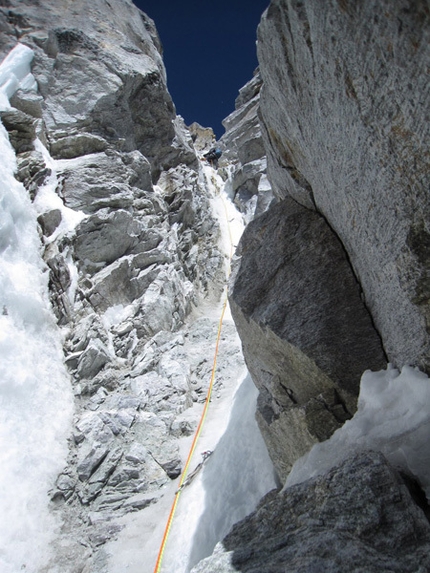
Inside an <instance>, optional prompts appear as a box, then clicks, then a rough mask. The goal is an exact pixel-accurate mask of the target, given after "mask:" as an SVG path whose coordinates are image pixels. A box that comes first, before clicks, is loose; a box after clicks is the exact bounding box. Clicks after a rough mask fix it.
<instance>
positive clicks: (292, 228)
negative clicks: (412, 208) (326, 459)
mask: <svg viewBox="0 0 430 573" xmlns="http://www.w3.org/2000/svg"><path fill="white" fill-rule="evenodd" d="M230 305H231V309H232V314H233V317H234V320H235V322H236V325H237V328H238V331H239V335H240V337H241V340H242V343H243V350H244V355H245V360H246V363H247V366H248V369H249V371H250V373H251V376H252V378H253V380H254V382H255V384H256V385H257V386H258V388H259V390H260V399H259V405H258V420H259V424H260V428H261V430H262V432H263V435H264V437H265V439H266V442H267V444H268V447H269V451H270V454H271V456H272V459H273V462H274V464H275V467H276V468H277V471H278V472H279V475H280V477H281V479H284V478H285V477H286V475H287V473H288V471H289V470H290V468H291V464H292V463H293V462H294V461H295V460H296V459H297V458H298V457H300V456H301V455H303V454H304V453H305V452H306V451H307V450H308V449H309V448H310V447H311V445H312V444H313V443H315V442H317V441H321V440H325V439H327V438H328V437H329V436H330V435H331V434H332V433H333V432H334V431H335V430H336V429H337V428H338V427H340V425H342V424H343V422H344V421H345V420H346V419H348V418H349V417H351V416H352V415H353V414H354V412H355V409H356V400H357V396H358V391H359V382H360V378H361V375H362V373H363V371H364V370H366V369H368V368H371V369H374V370H378V369H380V368H382V367H383V366H384V365H385V364H386V361H385V356H384V351H383V349H382V346H381V342H380V338H379V335H378V333H377V332H376V330H375V328H374V326H373V324H372V321H371V318H370V315H369V313H368V311H367V309H366V307H365V305H364V303H363V301H362V298H361V291H360V286H359V284H358V282H357V280H356V279H355V276H354V274H353V272H352V269H351V267H350V264H349V261H348V258H347V256H346V253H345V251H344V249H343V247H342V244H341V243H340V241H339V240H338V238H337V237H336V235H335V234H334V233H333V231H332V230H331V229H330V227H329V225H328V224H327V223H326V221H325V219H324V218H323V217H322V216H321V215H319V214H318V213H316V212H314V211H311V210H308V209H306V208H304V207H302V206H301V205H299V204H298V203H296V202H295V201H294V200H292V199H286V200H284V201H281V202H280V203H278V204H276V205H275V206H273V207H271V208H270V209H269V210H268V211H267V212H266V213H265V214H263V215H262V216H261V217H258V218H257V219H255V220H254V221H252V222H251V223H250V224H249V225H248V227H247V228H246V230H245V232H244V235H243V237H242V239H241V242H240V245H239V259H238V260H236V263H235V268H234V270H233V276H232V280H231V289H230Z"/></svg>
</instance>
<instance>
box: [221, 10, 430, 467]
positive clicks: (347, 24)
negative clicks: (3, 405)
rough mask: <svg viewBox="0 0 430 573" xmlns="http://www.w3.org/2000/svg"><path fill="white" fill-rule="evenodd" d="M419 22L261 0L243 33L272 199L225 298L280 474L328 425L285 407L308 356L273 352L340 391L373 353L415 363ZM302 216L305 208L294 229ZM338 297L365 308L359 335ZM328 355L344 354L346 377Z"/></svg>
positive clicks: (421, 281)
mask: <svg viewBox="0 0 430 573" xmlns="http://www.w3.org/2000/svg"><path fill="white" fill-rule="evenodd" d="M429 33H430V32H429V13H428V8H427V5H426V3H425V2H416V3H413V4H411V3H409V2H406V1H403V0H399V1H396V2H373V1H371V0H367V1H365V2H359V3H356V2H336V1H334V0H333V1H329V2H324V3H321V2H317V1H313V0H310V1H309V2H299V1H295V0H291V1H289V0H273V1H272V2H271V4H270V6H269V8H268V9H267V10H266V12H265V13H264V14H263V17H262V20H261V23H260V26H259V29H258V57H259V63H260V73H261V77H262V80H263V85H262V87H261V90H260V104H259V117H260V124H261V130H262V136H263V140H264V143H265V148H266V151H267V165H268V177H269V180H270V183H271V185H272V186H273V192H274V194H275V195H276V197H277V199H278V201H280V202H281V203H282V204H283V205H284V206H283V207H282V206H279V205H276V206H273V207H272V208H271V209H270V210H269V212H268V213H266V214H265V215H264V216H263V218H262V219H261V221H254V222H253V223H251V224H250V225H249V227H248V229H247V231H246V233H245V235H244V236H243V238H242V242H241V247H240V250H239V257H238V260H237V261H236V271H235V273H234V277H235V278H234V280H233V281H232V286H231V291H230V298H231V305H232V309H233V313H234V317H235V321H236V322H237V324H238V328H239V332H240V336H241V338H242V341H243V346H244V353H245V358H246V361H247V364H248V367H249V369H250V372H251V374H252V376H253V378H254V381H255V383H256V384H257V386H258V387H259V388H260V389H261V398H260V409H259V416H260V424H261V427H262V429H263V431H264V432H265V434H266V439H267V440H268V441H269V442H270V447H271V451H272V456H273V458H274V459H276V460H277V462H275V463H276V465H277V467H278V468H282V470H281V475H282V476H285V471H288V467H289V466H290V464H291V463H292V462H293V461H294V460H295V459H296V456H297V455H298V454H299V451H302V452H303V449H306V448H307V447H309V444H311V443H312V440H316V439H319V440H321V439H325V438H326V437H328V436H329V435H330V433H331V432H332V431H333V429H334V428H335V427H336V424H333V423H332V421H333V420H331V422H329V420H330V417H329V416H328V415H326V416H325V417H321V416H319V415H318V416H317V415H316V413H315V414H314V415H315V418H314V422H312V421H311V420H312V416H310V415H309V414H308V415H307V416H304V415H302V416H300V418H298V419H296V418H297V414H298V412H297V407H298V406H303V402H302V401H301V400H300V399H299V400H298V399H297V397H296V392H291V390H292V388H293V387H302V385H303V387H304V388H306V387H308V385H309V382H308V381H307V380H309V375H308V368H305V367H304V365H303V364H301V366H300V367H294V368H292V366H291V360H290V361H289V363H290V366H289V369H288V368H285V367H284V364H283V361H284V360H285V356H287V355H288V354H291V353H294V354H295V355H297V356H301V358H303V359H304V357H306V360H310V361H311V362H312V363H314V364H317V365H318V368H320V369H321V370H322V371H323V372H324V374H325V375H326V376H328V378H329V379H330V381H331V382H330V384H332V385H333V387H337V385H338V383H339V380H342V382H341V384H342V385H349V388H350V389H352V388H353V387H354V388H355V390H354V391H353V394H355V397H357V390H358V384H359V380H360V375H361V372H360V369H362V370H364V369H366V368H372V369H378V368H380V367H382V366H384V363H385V361H386V360H388V361H390V362H392V363H394V364H397V365H402V364H404V363H408V364H412V365H415V366H419V367H421V368H423V369H424V370H428V368H429V352H430V345H429V338H428V313H429V303H428V301H429V297H428V266H429V259H428V256H427V255H428V253H427V251H428V248H427V245H428V231H429V224H430V221H429V212H430V210H429V207H430V205H429V195H428V181H429V177H428V174H429V168H428V148H427V144H426V141H427V140H428V121H426V117H428V116H427V114H428V105H429V92H428V82H427V71H426V66H427V63H428V59H429V48H428V45H429V44H428V38H429ZM294 203H295V204H296V206H294ZM299 206H300V209H299ZM298 210H300V212H301V215H300V217H298V216H297V215H294V213H297V212H298ZM281 213H282V214H281ZM298 219H300V221H301V223H299V222H298ZM305 220H308V221H309V222H310V221H311V220H313V223H312V225H310V227H309V229H312V231H309V233H307V235H306V234H303V233H302V232H301V231H300V229H301V225H302V223H303V222H304V221H305ZM309 224H310V223H309ZM329 236H333V237H337V240H338V241H339V249H340V251H343V259H342V260H343V262H342V264H341V265H340V263H339V261H340V258H339V256H338V254H336V253H337V251H336V252H335V251H334V250H331V249H330V248H329V244H330V242H329V241H328V242H327V237H329ZM275 237H276V239H275ZM268 261H270V262H268ZM286 272H288V273H291V279H290V278H288V280H286V281H285V276H286V275H284V273H286ZM294 275H296V277H295V276H294ZM323 275H324V276H326V277H330V278H331V279H332V280H333V282H332V283H331V284H329V282H326V280H325V279H323V278H322V277H323ZM302 276H303V277H304V278H303V280H302V279H301V277H302ZM336 277H338V278H336ZM339 277H342V279H341V280H340V279H339ZM346 277H348V278H346ZM295 278H297V280H295ZM347 282H350V283H351V284H353V283H354V282H355V284H356V288H357V290H356V293H355V294H354V295H352V293H351V291H349V290H348V289H347V290H343V287H344V286H345V285H346V283H347ZM246 283H248V284H246ZM250 283H252V288H251V287H250V286H249V284H250ZM268 293H270V294H268ZM329 301H332V302H331V303H330V302H329ZM353 307H355V308H356V309H358V308H360V309H361V310H360V311H359V312H360V314H362V316H365V315H367V318H366V321H365V322H366V324H367V327H366V330H365V331H361V330H360V327H358V324H359V322H357V319H356V317H355V316H354V312H355V311H352V308H353ZM346 308H348V312H351V313H352V314H350V315H349V318H347V313H345V312H344V309H346ZM323 309H325V310H323ZM346 331H348V335H347V336H346ZM305 333H306V335H305ZM354 333H355V334H354ZM378 338H379V339H380V340H379V341H378ZM272 339H273V340H272ZM312 341H314V342H312ZM327 341H329V343H327ZM312 345H313V349H312V348H311V346H312ZM271 347H276V351H275V350H273V348H272V351H271V350H270V348H271ZM377 347H379V350H378V351H377V352H376V348H377ZM281 349H282V350H281ZM318 356H319V357H318ZM281 357H282V359H281ZM299 363H300V361H299ZM330 363H331V364H332V365H334V364H336V365H337V366H336V368H339V367H340V364H343V365H344V366H345V365H346V364H348V365H349V367H350V368H349V367H348V368H349V373H347V372H346V371H343V372H342V373H340V371H339V372H338V374H336V373H335V372H334V370H333V369H332V367H331V366H330ZM321 365H322V368H321ZM353 365H354V366H353ZM348 368H347V369H348ZM288 370H289V371H288ZM352 371H354V374H352ZM348 380H349V382H348ZM292 381H293V384H292V383H291V382H292ZM326 382H327V381H323V380H322V379H321V380H320V383H319V388H320V392H322V394H324V391H325V389H326ZM288 394H290V396H289V397H288ZM299 394H300V393H299ZM299 394H298V395H299ZM316 396H318V393H316V394H315V397H316ZM291 397H292V398H293V401H292V400H291ZM353 401H354V400H350V402H349V406H347V407H346V410H347V411H348V412H349V414H353V413H354V406H353ZM320 402H321V399H320ZM322 402H323V403H324V400H322ZM340 402H343V400H342V399H340ZM334 403H336V401H335V402H334ZM332 404H333V403H332ZM321 406H322V404H321ZM325 407H326V409H327V404H325ZM291 408H293V409H292V410H291ZM329 410H330V407H328V411H329ZM288 412H289V413H288ZM269 413H270V415H268V414H269ZM293 414H294V416H293V418H292V419H291V420H289V421H288V423H287V422H286V419H285V417H286V416H292V415H293ZM326 414H327V412H326ZM279 418H280V419H279ZM283 418H284V421H285V424H283V423H281V421H280V420H282V419H283ZM324 418H325V419H324ZM337 423H341V420H340V419H339V420H337ZM281 427H282V430H281ZM298 428H301V429H300V430H299V429H298ZM293 434H294V436H295V437H294V438H292V435H293ZM290 442H294V443H295V444H296V445H297V451H296V452H293V449H291V447H290V446H289V445H288V444H289V443H290ZM299 444H302V445H300V446H299Z"/></svg>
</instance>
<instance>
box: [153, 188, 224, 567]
mask: <svg viewBox="0 0 430 573" xmlns="http://www.w3.org/2000/svg"><path fill="white" fill-rule="evenodd" d="M221 199H222V202H223V204H224V210H225V214H226V221H227V227H228V233H229V238H230V257H229V261H231V258H232V254H233V239H232V235H231V229H230V222H229V220H228V212H227V206H226V203H225V201H224V199H223V198H222V197H221ZM229 274H230V262H229V265H228V272H227V280H228V276H229ZM227 302H228V299H227V289H226V293H225V300H224V303H223V306H222V310H221V316H220V319H219V322H218V332H217V337H216V344H215V352H214V359H213V364H212V372H211V378H210V382H209V387H208V391H207V394H206V398H205V402H204V407H203V411H202V415H201V416H200V421H199V425H198V426H197V430H196V432H195V434H194V438H193V442H192V444H191V448H190V451H189V453H188V457H187V461H186V462H185V466H184V470H183V472H182V475H181V479H180V480H179V485H178V489H177V490H176V494H175V499H174V501H173V504H172V507H171V509H170V513H169V517H168V519H167V523H166V527H165V529H164V535H163V539H162V541H161V546H160V550H159V552H158V557H157V561H156V563H155V569H154V573H160V570H161V563H162V561H163V556H164V551H165V548H166V543H167V539H168V537H169V533H170V529H171V527H172V522H173V518H174V516H175V513H176V508H177V506H178V502H179V498H180V495H181V493H182V490H183V485H184V483H185V480H186V479H187V474H188V470H189V467H190V463H191V459H192V457H193V454H194V451H195V449H196V446H197V442H198V439H199V437H200V434H201V431H202V428H203V424H204V422H205V419H206V414H207V412H208V408H209V402H210V400H211V396H212V389H213V385H214V382H215V372H216V364H217V358H218V351H219V343H220V339H221V330H222V324H223V320H224V315H225V311H226V308H227Z"/></svg>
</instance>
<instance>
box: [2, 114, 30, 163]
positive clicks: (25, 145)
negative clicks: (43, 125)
mask: <svg viewBox="0 0 430 573" xmlns="http://www.w3.org/2000/svg"><path fill="white" fill-rule="evenodd" d="M0 117H1V121H2V123H3V125H4V126H5V128H6V129H7V131H8V133H9V141H10V142H11V144H12V147H13V148H14V149H15V151H16V153H23V152H25V151H32V150H33V141H34V140H35V139H36V122H35V119H34V118H33V117H31V115H28V114H27V113H24V112H23V111H19V110H17V109H11V110H8V111H2V112H0Z"/></svg>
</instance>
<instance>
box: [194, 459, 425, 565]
mask: <svg viewBox="0 0 430 573" xmlns="http://www.w3.org/2000/svg"><path fill="white" fill-rule="evenodd" d="M429 550H430V524H429V522H428V519H427V518H426V516H425V514H424V512H423V511H422V510H421V509H420V508H419V507H418V506H417V505H415V503H414V501H413V500H412V497H411V495H410V493H409V491H408V489H407V488H406V486H405V484H404V483H403V482H402V479H401V478H400V476H399V474H398V473H397V472H396V471H395V470H393V468H392V467H391V466H389V465H388V463H387V461H386V460H385V458H384V457H383V456H382V455H381V454H379V453H375V452H365V453H362V454H360V455H358V456H356V457H353V458H349V459H347V460H346V461H345V462H344V463H343V464H342V465H340V466H338V467H337V468H335V469H333V470H332V471H331V472H329V473H328V474H326V475H325V476H322V477H320V478H317V479H314V480H309V481H307V482H304V483H303V484H301V485H299V486H293V487H291V488H289V489H287V490H285V491H283V492H281V493H279V494H277V493H276V492H274V493H271V494H270V493H269V494H268V495H267V496H266V501H264V502H263V503H262V505H261V506H260V508H259V509H257V510H256V511H255V512H254V513H252V514H251V515H250V516H248V517H247V518H245V519H244V520H243V521H241V522H240V523H238V524H236V525H235V526H233V529H232V530H231V532H230V533H229V534H228V535H227V537H226V538H225V539H224V540H223V542H222V544H221V543H220V544H218V546H217V548H216V550H215V552H214V554H213V555H212V556H211V557H209V558H207V559H204V560H203V561H201V562H200V563H199V564H198V565H197V566H196V567H195V568H194V569H193V570H192V573H209V572H210V573H213V572H214V571H217V572H218V573H234V572H237V571H241V572H242V573H251V572H252V573H254V572H256V571H265V572H266V573H269V572H270V573H284V572H285V571H288V573H311V572H312V573H314V572H317V571H324V573H344V572H345V571H348V572H352V573H354V572H355V573H363V572H364V571H365V572H366V573H381V572H382V571H383V572H386V573H417V572H418V571H419V572H420V573H424V572H425V571H428V570H429V567H430V557H429Z"/></svg>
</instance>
